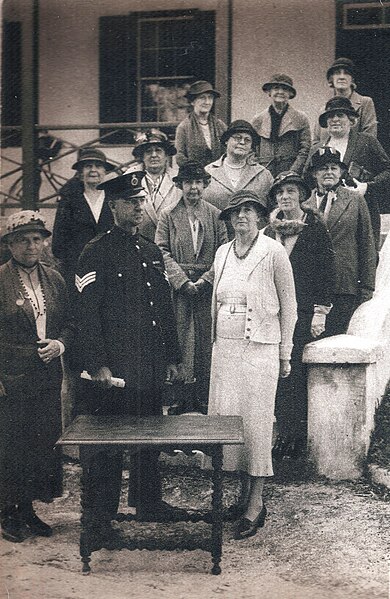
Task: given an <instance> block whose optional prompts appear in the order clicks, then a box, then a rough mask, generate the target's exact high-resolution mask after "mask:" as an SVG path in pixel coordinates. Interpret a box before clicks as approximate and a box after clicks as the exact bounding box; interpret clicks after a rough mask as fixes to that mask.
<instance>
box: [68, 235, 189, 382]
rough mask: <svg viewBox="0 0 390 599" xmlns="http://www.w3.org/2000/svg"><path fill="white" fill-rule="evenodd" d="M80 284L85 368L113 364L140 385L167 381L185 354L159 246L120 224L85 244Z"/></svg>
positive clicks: (115, 372) (92, 369) (116, 371)
mask: <svg viewBox="0 0 390 599" xmlns="http://www.w3.org/2000/svg"><path fill="white" fill-rule="evenodd" d="M76 287H77V290H78V300H77V304H78V312H77V316H78V319H79V324H80V340H79V344H80V350H79V353H80V359H81V364H82V367H83V368H84V369H86V370H87V371H88V372H89V373H90V374H93V373H95V372H96V371H97V370H98V369H99V368H101V367H102V366H107V367H109V368H110V370H111V372H112V374H113V376H115V377H120V378H124V379H125V381H126V386H127V387H132V388H136V389H149V388H151V387H155V386H156V385H159V384H160V383H162V381H163V379H164V377H165V374H166V366H167V364H169V363H177V362H179V361H180V355H179V348H178V341H177V333H176V326H175V320H174V316H173V310H172V306H171V298H170V289H169V284H168V282H167V279H166V277H165V269H164V262H163V258H162V255H161V252H160V250H159V248H158V247H157V246H156V245H155V244H154V243H153V242H152V241H150V240H148V239H146V238H145V237H143V236H142V235H140V234H138V233H137V234H135V235H131V234H129V233H128V232H126V231H124V230H123V229H121V228H119V227H116V226H114V228H113V229H112V230H111V231H109V232H107V233H104V234H102V235H101V236H99V237H97V238H95V239H94V240H93V241H92V242H90V243H89V244H88V245H87V246H86V248H85V249H84V251H83V253H82V255H81V257H80V260H79V264H78V270H77V276H76Z"/></svg>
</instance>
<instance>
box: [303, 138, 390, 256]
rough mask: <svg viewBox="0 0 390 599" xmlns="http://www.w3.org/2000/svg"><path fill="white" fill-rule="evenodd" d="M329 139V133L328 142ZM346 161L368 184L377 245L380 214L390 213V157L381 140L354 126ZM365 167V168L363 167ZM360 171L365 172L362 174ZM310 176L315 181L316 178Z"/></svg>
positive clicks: (355, 173)
mask: <svg viewBox="0 0 390 599" xmlns="http://www.w3.org/2000/svg"><path fill="white" fill-rule="evenodd" d="M328 140H329V135H328V137H327V138H326V140H325V143H326V142H327V141H328ZM319 147H321V144H320V143H317V144H314V145H313V147H312V148H311V150H310V154H309V157H308V161H307V167H308V165H309V164H310V161H311V157H312V156H313V154H314V153H315V152H316V151H317V150H318V148H319ZM343 162H344V164H346V165H347V167H349V168H350V170H351V175H352V176H353V177H355V178H356V179H358V180H359V181H363V182H366V183H367V191H366V193H365V196H364V197H365V199H366V202H367V206H368V210H369V212H370V216H371V223H372V228H373V231H374V235H375V240H376V243H377V246H378V245H379V236H380V228H381V222H380V214H381V213H382V214H384V213H389V212H390V159H389V157H388V156H387V154H386V152H385V150H384V149H383V147H382V146H381V144H380V143H379V141H378V140H377V139H376V138H375V137H372V136H371V135H367V134H365V133H358V131H357V130H356V129H355V128H353V129H351V130H350V132H349V138H348V145H347V149H346V151H345V156H344V158H343ZM363 169H364V170H363ZM360 171H362V175H363V176H360V174H359V173H360ZM309 179H310V181H311V183H312V184H313V183H314V181H313V180H312V179H311V178H310V176H309V177H308V180H309Z"/></svg>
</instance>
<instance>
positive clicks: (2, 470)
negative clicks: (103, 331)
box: [0, 361, 62, 509]
mask: <svg viewBox="0 0 390 599" xmlns="http://www.w3.org/2000/svg"><path fill="white" fill-rule="evenodd" d="M56 362H57V361H56ZM48 370H49V371H50V370H51V371H52V372H53V374H54V375H55V376H54V377H53V378H51V377H47V378H45V379H44V380H42V379H39V377H38V376H26V375H24V374H21V375H19V376H14V377H4V380H3V383H4V385H5V387H6V391H7V395H6V396H5V397H1V398H0V508H1V509H3V508H4V507H5V506H7V505H15V504H18V503H21V502H27V501H34V500H36V499H38V500H41V501H51V500H52V499H53V498H54V497H59V496H60V495H61V494H62V467H61V454H60V451H59V450H58V449H56V448H55V447H54V445H55V442H56V441H57V439H58V438H59V436H60V435H61V397H60V391H61V388H60V380H61V379H60V377H58V376H57V374H58V365H57V364H53V367H52V368H49V369H48ZM40 374H41V375H42V371H41V372H40Z"/></svg>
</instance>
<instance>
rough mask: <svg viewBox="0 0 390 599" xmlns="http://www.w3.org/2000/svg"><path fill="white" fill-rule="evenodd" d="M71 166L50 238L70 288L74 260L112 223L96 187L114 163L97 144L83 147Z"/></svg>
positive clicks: (62, 190) (105, 202) (108, 211)
mask: <svg viewBox="0 0 390 599" xmlns="http://www.w3.org/2000/svg"><path fill="white" fill-rule="evenodd" d="M72 169H73V170H75V171H77V176H76V177H74V178H73V179H70V180H69V181H68V182H67V183H66V184H65V185H64V187H63V188H62V189H61V191H60V200H59V203H58V208H57V212H56V217H55V221H54V228H53V240H52V251H53V254H54V256H55V257H56V258H58V259H59V260H60V270H61V274H62V276H63V277H64V279H65V281H66V284H67V285H68V289H69V290H73V287H74V277H75V273H76V267H77V261H78V259H79V256H80V254H81V252H82V251H83V249H84V247H85V246H86V244H87V243H88V242H89V241H91V239H93V238H94V237H96V235H98V234H99V233H104V232H105V231H107V230H108V229H110V228H111V227H112V225H113V223H114V221H113V218H112V214H111V210H110V209H109V207H108V202H107V198H105V193H104V191H101V190H98V189H96V188H97V186H98V185H99V183H102V182H103V180H104V178H105V176H106V175H107V173H109V172H112V171H113V170H114V169H115V166H114V165H113V164H111V163H110V162H108V161H107V159H106V156H105V155H104V153H103V152H101V151H100V150H98V149H97V148H83V149H81V150H80V154H79V157H78V160H77V161H76V162H75V163H74V165H73V166H72Z"/></svg>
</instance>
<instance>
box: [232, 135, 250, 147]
mask: <svg viewBox="0 0 390 599" xmlns="http://www.w3.org/2000/svg"><path fill="white" fill-rule="evenodd" d="M231 137H232V138H233V139H234V141H235V142H237V143H243V144H245V145H249V144H251V143H252V138H251V136H250V135H240V134H239V133H235V134H234V135H232V136H231Z"/></svg>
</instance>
